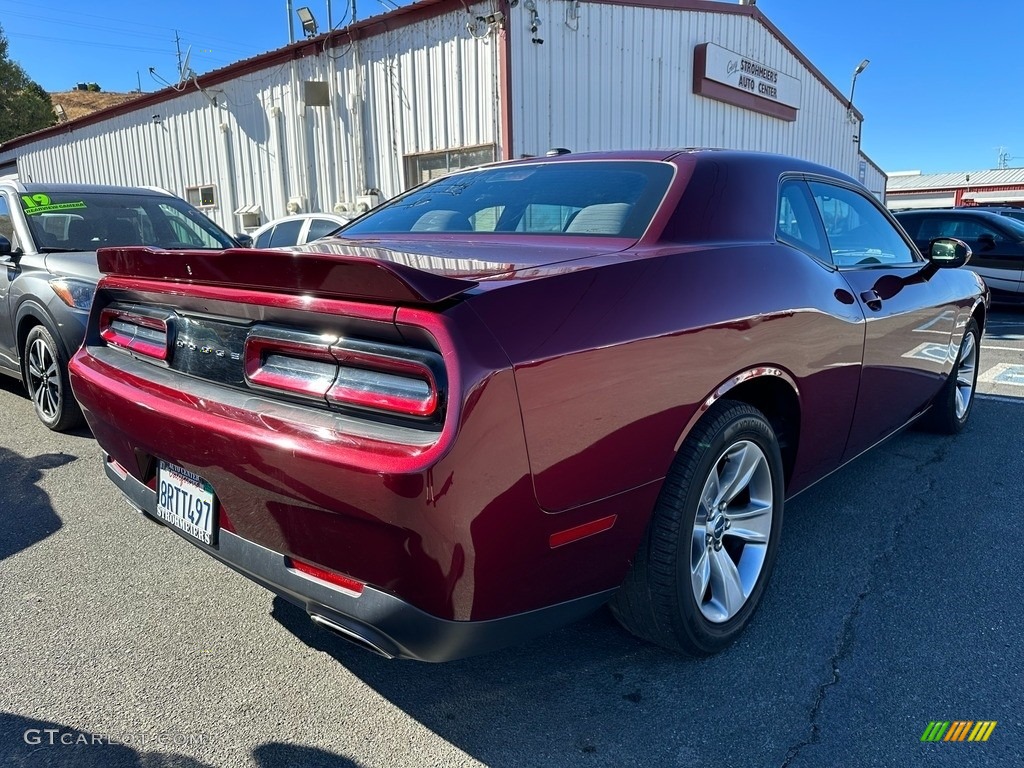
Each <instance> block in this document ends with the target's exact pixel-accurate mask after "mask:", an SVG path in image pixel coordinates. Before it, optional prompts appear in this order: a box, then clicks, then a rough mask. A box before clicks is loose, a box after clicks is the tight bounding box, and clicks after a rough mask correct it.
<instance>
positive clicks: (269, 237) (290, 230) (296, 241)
mask: <svg viewBox="0 0 1024 768" xmlns="http://www.w3.org/2000/svg"><path fill="white" fill-rule="evenodd" d="M351 220H352V219H351V217H346V216H341V215H338V214H336V213H297V214H295V215H294V216H285V217H284V218H281V219H275V220H274V221H271V222H268V223H266V224H264V225H263V226H262V227H260V228H259V229H257V230H256V231H255V232H253V233H252V240H253V248H287V247H288V246H291V245H302V244H303V243H311V242H313V241H314V240H319V239H320V238H321V237H324V236H325V235H329V234H330V233H331V232H333V231H334V230H336V229H337V228H338V227H340V226H342V225H343V224H348V223H349V221H351Z"/></svg>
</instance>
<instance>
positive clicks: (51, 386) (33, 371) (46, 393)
mask: <svg viewBox="0 0 1024 768" xmlns="http://www.w3.org/2000/svg"><path fill="white" fill-rule="evenodd" d="M21 367H22V378H23V380H24V382H25V388H26V389H27V390H28V394H29V397H31V398H32V404H33V405H34V406H35V409H36V416H38V417H39V420H40V421H41V422H43V424H45V425H46V426H47V427H49V428H50V429H52V430H54V431H55V432H63V431H65V430H68V429H71V428H73V427H77V426H78V425H80V424H81V423H82V421H83V418H82V411H81V409H79V407H78V403H77V402H75V398H74V396H73V395H72V394H71V384H70V382H69V380H68V361H67V360H66V359H65V358H64V355H63V354H62V353H61V351H60V348H59V347H58V346H57V342H56V341H54V338H53V335H52V334H51V333H50V332H49V331H48V330H47V329H46V327H45V326H42V325H37V326H35V327H34V328H33V329H32V330H31V331H29V332H28V337H27V338H26V339H25V348H24V350H23V351H22V355H21Z"/></svg>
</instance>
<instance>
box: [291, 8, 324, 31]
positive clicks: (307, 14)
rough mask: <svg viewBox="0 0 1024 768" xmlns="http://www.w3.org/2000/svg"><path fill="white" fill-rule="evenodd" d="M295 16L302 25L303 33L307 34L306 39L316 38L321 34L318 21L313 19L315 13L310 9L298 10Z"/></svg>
mask: <svg viewBox="0 0 1024 768" xmlns="http://www.w3.org/2000/svg"><path fill="white" fill-rule="evenodd" d="M295 14H296V15H297V16H298V17H299V21H300V22H301V23H302V31H303V32H305V33H306V37H316V36H317V35H319V34H320V30H319V29H318V28H317V26H316V19H315V18H313V12H312V11H311V10H309V8H307V7H305V6H303V7H302V8H296V9H295Z"/></svg>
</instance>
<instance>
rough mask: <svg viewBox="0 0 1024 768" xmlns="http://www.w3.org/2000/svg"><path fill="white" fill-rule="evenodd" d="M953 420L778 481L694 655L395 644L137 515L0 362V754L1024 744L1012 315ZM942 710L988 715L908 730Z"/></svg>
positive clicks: (995, 322) (785, 751)
mask: <svg viewBox="0 0 1024 768" xmlns="http://www.w3.org/2000/svg"><path fill="white" fill-rule="evenodd" d="M981 382H982V383H981V384H980V387H979V389H980V391H982V392H983V393H984V394H983V396H982V397H981V398H980V399H979V400H978V402H977V403H976V406H975V411H974V414H973V416H972V420H971V422H970V424H969V426H968V428H967V429H966V430H965V431H964V433H963V434H961V435H959V436H958V437H956V438H954V439H948V438H938V437H935V436H933V435H929V434H924V433H920V432H916V431H908V432H905V433H903V434H901V435H899V436H897V437H896V438H894V439H893V440H891V441H889V442H888V443H886V444H885V445H884V446H882V447H880V448H878V449H876V450H875V451H873V452H871V453H870V454H869V455H867V456H865V457H862V458H861V459H859V460H858V461H857V462H855V463H854V464H852V465H851V466H848V467H846V468H845V469H844V470H842V471H841V472H839V473H837V474H835V475H833V476H832V477H830V478H828V479H826V480H825V481H823V482H822V483H819V484H818V485H817V486H815V487H814V488H812V489H811V490H809V491H808V492H806V493H804V494H803V495H801V496H799V497H798V498H797V499H795V500H793V501H792V502H791V503H790V504H789V505H788V506H787V509H786V521H785V526H784V531H783V542H782V547H781V551H780V555H779V562H778V566H777V568H776V571H775V575H774V577H773V581H772V584H771V588H770V589H769V593H768V596H767V598H766V602H765V604H764V605H763V607H762V609H761V611H760V613H759V614H758V616H757V617H756V619H755V621H754V623H753V624H752V626H751V627H750V629H749V631H748V632H747V633H746V634H745V635H744V636H743V638H742V639H741V641H740V642H739V643H738V644H737V645H735V646H734V647H732V648H730V649H729V650H728V651H726V652H725V653H723V654H720V655H719V656H716V657H714V658H710V659H704V660H691V659H685V658H681V657H678V656H675V655H672V654H670V653H667V652H663V651H661V650H659V649H657V648H654V647H651V646H649V645H646V644H644V643H642V642H640V641H637V640H634V639H633V638H632V637H630V636H629V635H627V634H626V633H625V632H623V631H622V630H620V629H619V628H618V626H617V625H616V624H615V623H614V622H613V620H612V619H611V618H610V616H609V615H608V613H607V612H606V611H602V612H599V613H598V614H596V615H594V616H592V617H591V618H589V619H587V620H585V621H582V622H579V623H577V624H575V625H573V626H571V627H568V628H566V629H563V630H561V631H559V632H556V633H554V634H551V635H549V636H546V637H543V638H540V639H538V640H536V641H533V642H531V643H529V644H527V645H524V646H521V647H516V648H512V649H509V650H506V651H502V652H499V653H494V654H491V655H488V656H483V657H478V658H474V659H469V660H466V661H461V662H453V663H449V664H444V665H426V664H418V663H414V662H394V661H391V662H389V661H385V660H383V659H379V658H377V657H375V656H372V655H370V654H368V653H367V652H365V651H362V650H360V649H358V648H355V647H352V646H349V645H347V644H345V643H344V642H342V641H340V640H337V639H335V638H334V637H333V636H330V635H327V634H325V633H323V632H321V631H318V630H315V629H314V628H312V627H311V626H310V625H309V624H308V622H307V621H306V619H305V617H304V615H302V614H301V613H300V612H298V611H296V610H295V609H292V608H291V607H289V606H288V605H287V604H284V603H283V602H281V601H279V600H277V599H275V598H274V597H273V596H271V595H270V594H269V593H267V592H265V591H264V590H262V589H261V588H259V587H257V586H255V585H254V584H252V583H250V582H248V581H246V580H244V579H243V578H242V577H240V576H238V575H236V574H234V573H233V572H231V571H230V570H228V569H226V568H224V567H223V566H220V565H219V564H217V563H216V562H214V561H212V560H210V559H208V558H206V557H205V556H203V555H201V554H200V553H199V552H198V551H196V550H194V549H193V548H191V547H189V546H187V545H186V544H184V542H182V541H181V540H180V539H179V538H178V537H176V536H174V535H173V534H171V533H169V532H168V531H167V530H165V529H162V528H160V527H158V526H157V525H154V524H152V523H149V522H147V521H145V520H144V519H142V518H140V517H139V516H137V515H136V514H134V513H132V512H131V511H130V510H129V509H128V507H127V506H126V504H125V503H124V502H123V501H122V500H121V499H120V497H119V494H118V492H117V491H116V490H115V489H114V488H113V486H112V485H111V484H110V483H109V482H108V481H107V480H106V479H105V477H104V476H103V472H102V470H101V469H100V464H99V460H100V451H99V449H98V447H97V446H96V444H95V443H94V442H93V441H92V439H91V437H90V436H89V435H88V433H84V432H83V433H79V434H75V435H55V434H52V433H49V432H47V431H46V430H45V429H43V428H42V427H41V426H40V425H39V424H38V423H36V421H35V418H34V416H33V414H32V409H31V407H30V403H29V402H28V400H27V399H26V398H25V397H24V395H23V393H22V391H21V389H20V387H19V386H18V384H17V383H16V382H13V381H11V380H4V381H0V413H2V414H3V420H2V424H3V429H2V431H0V516H2V519H3V531H2V533H0V584H2V585H3V587H2V590H0V613H2V617H3V629H4V631H3V632H2V633H0V655H2V658H3V659H4V663H3V665H2V666H0V764H3V765H13V766H22V765H26V766H53V765H74V766H80V765H84V766H174V767H181V768H193V767H195V768H198V767H199V766H260V767H261V768H263V767H266V768H270V767H271V766H286V765H287V766H470V765H481V764H482V765H491V766H627V765H645V766H663V765H664V766H695V765H718V766H793V767H794V768H795V767H796V766H834V765H843V766H860V765H877V766H888V765H892V766H906V765H939V766H947V765H948V766H1009V765H1021V764H1024V707H1022V706H1021V690H1022V685H1024V680H1022V672H1021V670H1022V669H1024V651H1022V650H1021V643H1020V639H1021V637H1022V636H1024V608H1022V605H1024V559H1022V558H1021V557H1020V552H1021V551H1022V549H1024V526H1022V525H1021V515H1022V513H1021V501H1020V499H1021V495H1022V494H1021V490H1022V485H1024V441H1022V440H1021V434H1022V433H1024V311H1001V312H996V313H994V314H993V316H992V318H991V323H990V325H989V328H988V332H987V334H986V338H985V340H984V343H983V347H982V359H981ZM932 721H996V722H997V725H996V727H995V728H994V730H993V731H992V734H991V736H990V738H989V740H988V741H986V742H983V743H971V742H962V743H952V742H939V743H922V741H921V736H922V734H923V732H924V731H925V729H926V728H927V727H928V726H929V723H930V722H932Z"/></svg>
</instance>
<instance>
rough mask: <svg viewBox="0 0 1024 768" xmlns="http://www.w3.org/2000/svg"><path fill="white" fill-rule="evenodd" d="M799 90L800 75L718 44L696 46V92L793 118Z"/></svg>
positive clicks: (782, 116)
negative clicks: (796, 75)
mask: <svg viewBox="0 0 1024 768" xmlns="http://www.w3.org/2000/svg"><path fill="white" fill-rule="evenodd" d="M723 86H725V87H724V88H723ZM800 90H801V88H800V81H799V80H798V79H797V78H795V77H791V76H790V75H787V74H784V73H782V72H779V71H778V70H777V69H775V68H773V67H769V66H768V65H767V64H764V63H762V62H760V61H757V60H756V59H752V58H750V57H749V56H743V55H742V54H739V53H736V52H735V51H730V50H729V49H728V48H723V47H722V46H720V45H716V44H715V43H702V44H701V45H698V46H697V47H696V48H695V49H694V68H693V92H694V93H697V94H700V95H702V96H707V97H709V98H713V99H717V100H718V101H725V102H727V103H730V104H735V105H736V106H738V107H743V108H745V109H752V110H754V111H757V112H763V113H764V114H769V115H772V116H773V117H778V118H780V119H783V120H789V121H793V120H796V111H797V110H798V109H799V108H800Z"/></svg>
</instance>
